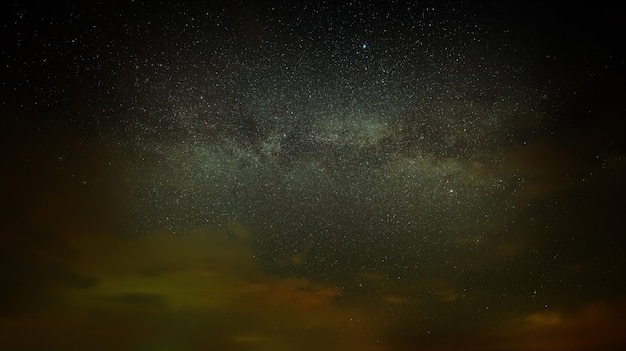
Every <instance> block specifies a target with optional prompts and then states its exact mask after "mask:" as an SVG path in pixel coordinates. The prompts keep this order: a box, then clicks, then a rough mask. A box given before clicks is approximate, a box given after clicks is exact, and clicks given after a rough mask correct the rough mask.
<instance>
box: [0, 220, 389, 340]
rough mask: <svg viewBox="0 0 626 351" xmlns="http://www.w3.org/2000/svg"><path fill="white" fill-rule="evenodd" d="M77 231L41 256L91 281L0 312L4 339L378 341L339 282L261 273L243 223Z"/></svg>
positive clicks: (368, 319) (371, 323) (366, 317)
mask: <svg viewBox="0 0 626 351" xmlns="http://www.w3.org/2000/svg"><path fill="white" fill-rule="evenodd" d="M83 230H84V231H83ZM83 230H79V231H67V232H65V233H64V234H63V239H64V243H65V245H66V246H67V250H68V251H71V252H73V253H74V254H73V255H67V256H55V255H54V254H53V253H50V255H48V256H47V258H48V260H49V261H50V262H54V263H55V265H57V266H60V267H65V269H66V270H68V271H72V272H77V273H76V274H77V276H83V275H84V276H89V277H95V278H94V279H95V280H94V283H92V284H90V285H80V284H79V285H80V286H77V285H76V284H70V285H68V286H64V287H63V288H59V289H56V292H55V295H54V296H51V299H52V301H50V302H49V303H48V304H47V307H46V309H35V310H32V311H28V312H26V311H22V313H19V314H16V315H14V316H11V317H8V318H4V319H2V322H1V323H2V329H3V330H5V332H4V334H2V335H1V336H0V345H3V346H4V347H8V348H9V349H11V348H12V347H17V345H20V346H23V347H25V348H26V349H38V348H41V347H44V345H45V347H47V348H50V347H52V348H55V347H60V348H64V349H67V350H78V349H84V348H85V347H86V346H87V345H90V344H91V343H93V342H95V341H96V340H98V342H99V343H101V344H102V345H106V346H107V347H110V348H116V349H119V347H122V346H121V345H125V346H123V347H128V348H129V349H134V350H142V349H148V348H150V345H153V344H154V343H155V342H159V341H162V342H163V343H171V344H172V345H174V344H178V345H180V343H181V342H182V341H180V340H178V341H177V339H178V338H179V337H183V338H184V339H186V340H191V343H192V344H193V343H196V346H193V347H188V348H186V349H189V350H195V349H206V348H207V347H214V346H215V345H221V346H219V349H222V350H240V349H242V348H244V349H246V348H254V349H257V348H258V349H274V350H280V349H293V348H294V347H296V346H297V347H298V348H299V349H302V347H304V348H303V349H307V347H309V348H308V349H311V350H313V349H320V348H323V349H328V350H333V349H342V348H343V347H349V348H353V347H356V348H358V349H365V350H368V349H369V350H377V349H379V348H378V346H377V343H376V342H375V340H374V339H373V337H370V335H374V334H371V333H368V331H369V332H373V331H375V330H377V329H378V327H377V324H376V322H375V320H374V318H373V316H372V315H371V314H370V313H368V312H367V311H365V310H362V309H357V308H348V307H342V306H341V305H339V304H337V303H336V299H337V298H338V296H339V295H340V294H341V289H340V288H338V287H336V286H331V285H326V284H322V283H317V282H314V281H311V280H309V279H304V278H281V277H277V276H272V275H268V274H266V273H264V272H263V271H262V269H261V268H260V265H259V264H258V263H257V261H256V260H255V257H254V255H253V253H252V250H251V248H250V245H251V234H250V232H249V231H248V229H247V228H246V227H245V226H243V225H241V224H235V225H233V226H232V227H230V228H229V229H228V230H222V231H217V230H208V229H197V230H189V231H188V232H185V233H181V234H179V235H177V236H174V235H171V234H167V233H155V234H153V235H149V236H145V237H141V238H123V237H120V236H119V235H117V236H111V235H106V234H98V233H93V232H92V233H90V232H89V231H87V228H83ZM37 279H39V277H37ZM43 288H44V289H49V287H47V286H43ZM38 294H40V295H45V294H46V291H39V292H38ZM172 321H177V322H172ZM200 326H204V327H200ZM205 328H208V329H205ZM76 334H79V336H76ZM30 335H38V336H39V337H38V338H36V339H32V338H30V337H29V336H30ZM104 335H107V338H106V339H105V340H102V339H100V338H101V337H102V336H104ZM186 342H187V341H185V342H183V343H186ZM302 345H304V346H302ZM307 345H309V346H307Z"/></svg>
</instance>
